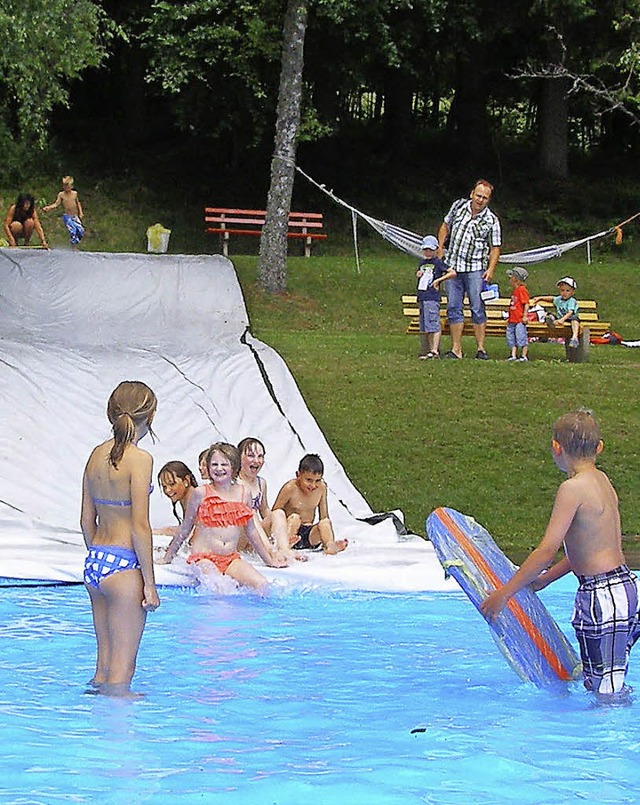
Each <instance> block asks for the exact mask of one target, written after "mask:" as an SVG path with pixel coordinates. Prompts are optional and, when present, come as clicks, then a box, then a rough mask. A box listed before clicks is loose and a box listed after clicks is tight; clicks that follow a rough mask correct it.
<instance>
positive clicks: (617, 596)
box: [480, 411, 640, 703]
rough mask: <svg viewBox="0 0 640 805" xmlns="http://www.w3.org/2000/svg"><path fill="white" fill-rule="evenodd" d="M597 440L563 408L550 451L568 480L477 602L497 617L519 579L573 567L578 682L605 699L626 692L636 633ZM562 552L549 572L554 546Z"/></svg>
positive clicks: (547, 578) (628, 575)
mask: <svg viewBox="0 0 640 805" xmlns="http://www.w3.org/2000/svg"><path fill="white" fill-rule="evenodd" d="M603 447H604V445H603V442H602V439H601V438H600V430H599V428H598V423H597V422H596V420H595V418H594V417H593V415H592V414H591V413H590V412H589V411H576V412H574V413H570V414H565V415H564V416H561V417H560V419H558V420H557V422H556V423H555V426H554V431H553V439H552V442H551V451H552V455H553V458H554V461H555V463H556V465H557V467H558V469H560V470H562V472H564V473H566V474H567V476H568V478H567V479H566V480H565V481H563V483H562V484H560V486H559V488H558V491H557V493H556V499H555V503H554V506H553V511H552V512H551V517H550V519H549V523H548V525H547V529H546V531H545V535H544V537H543V538H542V541H541V542H540V544H539V545H538V547H537V548H536V549H535V550H534V551H533V552H532V553H531V554H530V555H529V557H528V558H527V559H526V560H525V561H524V562H523V564H522V566H521V567H520V568H519V570H518V571H517V572H516V573H515V574H514V575H513V576H512V578H511V579H510V580H509V581H508V582H507V583H506V584H505V585H504V586H503V587H500V588H498V589H497V590H495V591H494V592H492V593H491V595H489V596H488V597H487V598H486V599H485V600H484V601H483V603H482V604H481V606H480V610H481V612H482V613H483V614H484V615H485V616H486V617H488V618H491V619H493V618H495V617H497V615H498V613H499V612H500V610H501V609H502V608H503V607H504V606H505V604H506V603H507V600H508V599H509V598H510V597H511V596H512V595H514V593H516V592H518V590H520V589H522V588H523V587H524V586H526V585H527V584H531V586H532V588H533V589H534V590H541V589H542V588H543V587H546V586H547V585H548V584H550V583H551V582H552V581H555V580H556V579H558V578H560V577H561V576H564V575H565V574H567V573H568V572H569V571H573V573H575V575H576V576H577V577H578V581H579V583H580V584H579V587H578V590H577V592H576V597H575V603H574V612H573V619H572V623H573V627H574V629H575V632H576V637H577V639H578V643H579V645H580V655H581V658H582V666H583V675H584V685H585V687H586V688H587V690H590V691H592V692H593V693H594V694H595V695H596V696H597V698H598V699H599V700H600V701H602V702H605V703H617V702H620V701H625V700H626V699H627V698H628V693H629V688H628V687H627V686H626V685H625V684H624V679H625V675H626V672H627V662H628V658H629V651H630V649H631V647H632V646H633V644H634V643H635V642H636V640H637V639H638V637H639V636H640V624H639V616H638V598H639V594H638V584H637V579H636V577H635V575H634V574H633V573H632V572H631V571H630V570H629V568H628V567H627V565H626V563H625V558H624V554H623V553H622V533H621V528H620V514H619V511H618V496H617V495H616V492H615V489H614V488H613V486H612V485H611V482H610V481H609V479H608V477H607V476H606V475H605V473H604V472H602V471H601V470H599V469H597V467H596V456H597V455H599V454H600V453H601V452H602V449H603ZM562 546H564V552H565V556H564V558H562V559H561V560H560V561H559V562H557V563H556V564H555V565H554V566H553V567H551V568H550V569H549V570H546V568H548V567H549V565H550V564H551V563H552V561H553V559H554V557H555V554H556V552H557V551H558V550H559V549H560V548H561V547H562Z"/></svg>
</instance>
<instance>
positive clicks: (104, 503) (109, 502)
mask: <svg viewBox="0 0 640 805" xmlns="http://www.w3.org/2000/svg"><path fill="white" fill-rule="evenodd" d="M152 492H153V484H150V485H149V494H151V493H152ZM93 502H94V503H96V504H97V503H100V504H101V505H102V506H131V501H130V500H105V499H103V498H94V499H93Z"/></svg>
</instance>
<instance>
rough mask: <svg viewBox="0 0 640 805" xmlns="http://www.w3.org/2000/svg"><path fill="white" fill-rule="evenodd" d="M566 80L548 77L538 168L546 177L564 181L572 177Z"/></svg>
mask: <svg viewBox="0 0 640 805" xmlns="http://www.w3.org/2000/svg"><path fill="white" fill-rule="evenodd" d="M570 86H571V81H570V79H568V78H565V77H558V78H546V79H544V81H543V84H542V97H541V99H540V109H539V115H540V118H539V131H540V151H539V156H538V165H539V167H540V172H541V173H542V175H543V176H545V177H547V178H550V179H565V178H566V177H567V176H568V175H569V140H568V116H569V109H568V107H569V103H568V99H569V95H568V92H569V89H570Z"/></svg>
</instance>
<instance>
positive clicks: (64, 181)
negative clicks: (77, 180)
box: [62, 176, 73, 187]
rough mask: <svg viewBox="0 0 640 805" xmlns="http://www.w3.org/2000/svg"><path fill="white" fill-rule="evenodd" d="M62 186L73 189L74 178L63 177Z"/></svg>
mask: <svg viewBox="0 0 640 805" xmlns="http://www.w3.org/2000/svg"><path fill="white" fill-rule="evenodd" d="M62 184H68V185H69V186H70V187H73V176H63V177H62Z"/></svg>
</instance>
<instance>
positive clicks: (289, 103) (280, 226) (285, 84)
mask: <svg viewBox="0 0 640 805" xmlns="http://www.w3.org/2000/svg"><path fill="white" fill-rule="evenodd" d="M307 7H308V0H288V3H287V11H286V14H285V18H284V32H283V42H282V67H281V70H280V87H279V90H278V112H277V120H276V136H275V149H274V156H273V159H272V161H271V186H270V188H269V195H268V198H267V215H266V219H265V224H264V227H263V229H262V235H261V237H260V261H259V264H258V282H259V283H260V285H261V286H262V287H263V288H264V289H265V290H266V291H269V292H270V293H282V292H283V291H284V290H286V287H287V229H288V226H289V212H290V210H291V195H292V193H293V179H294V176H295V159H296V137H297V134H298V127H299V125H300V104H301V98H302V68H303V64H304V38H305V34H306V30H307Z"/></svg>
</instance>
